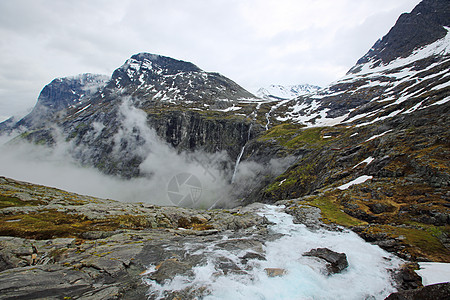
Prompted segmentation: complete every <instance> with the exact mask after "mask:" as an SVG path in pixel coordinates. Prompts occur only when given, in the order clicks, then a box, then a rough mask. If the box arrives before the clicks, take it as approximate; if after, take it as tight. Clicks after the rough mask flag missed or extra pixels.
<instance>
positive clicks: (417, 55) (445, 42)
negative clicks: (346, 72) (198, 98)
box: [344, 26, 450, 78]
mask: <svg viewBox="0 0 450 300" xmlns="http://www.w3.org/2000/svg"><path fill="white" fill-rule="evenodd" d="M444 28H445V29H446V30H447V35H446V36H445V37H443V38H442V39H439V40H437V41H435V42H434V43H431V44H429V45H426V46H423V47H421V48H419V49H416V50H414V51H413V52H412V53H411V55H409V56H408V57H399V58H397V59H395V60H393V61H392V62H390V63H388V64H381V65H380V66H378V67H373V66H374V64H375V62H374V61H371V62H369V63H366V64H364V65H363V66H362V69H361V71H359V72H358V73H357V74H359V75H367V74H370V73H375V72H376V73H378V72H382V71H386V70H389V69H396V68H400V67H403V66H406V65H408V64H411V63H413V62H415V61H418V60H421V59H424V58H427V57H430V56H432V55H442V56H444V55H447V54H450V27H445V26H444ZM344 78H345V77H344Z"/></svg>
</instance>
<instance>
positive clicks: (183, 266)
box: [150, 258, 192, 284]
mask: <svg viewBox="0 0 450 300" xmlns="http://www.w3.org/2000/svg"><path fill="white" fill-rule="evenodd" d="M191 269H192V266H190V265H189V264H187V263H184V262H181V261H179V260H178V259H176V258H171V259H167V260H165V261H162V262H160V263H159V264H158V265H157V266H156V271H155V272H153V273H151V274H150V279H152V280H154V281H156V282H157V283H159V284H161V283H163V282H164V281H166V280H169V279H173V278H174V277H175V276H176V275H187V274H189V273H190V272H189V271H191Z"/></svg>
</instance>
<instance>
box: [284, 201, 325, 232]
mask: <svg viewBox="0 0 450 300" xmlns="http://www.w3.org/2000/svg"><path fill="white" fill-rule="evenodd" d="M285 212H286V213H288V214H290V215H292V216H293V217H294V221H293V222H294V223H296V224H304V225H306V226H308V227H309V228H314V229H317V228H319V227H320V226H321V223H322V222H321V221H320V218H321V211H320V208H317V207H313V206H309V205H299V206H291V207H287V208H286V209H285Z"/></svg>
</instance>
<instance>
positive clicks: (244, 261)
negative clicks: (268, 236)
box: [241, 252, 266, 264]
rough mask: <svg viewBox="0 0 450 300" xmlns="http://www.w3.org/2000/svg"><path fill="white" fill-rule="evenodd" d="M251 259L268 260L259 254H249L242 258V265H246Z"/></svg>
mask: <svg viewBox="0 0 450 300" xmlns="http://www.w3.org/2000/svg"><path fill="white" fill-rule="evenodd" d="M251 259H257V260H266V258H265V257H264V256H263V255H261V254H258V253H255V252H247V253H245V255H244V256H242V257H241V261H242V263H244V264H246V263H247V262H248V261H249V260H251Z"/></svg>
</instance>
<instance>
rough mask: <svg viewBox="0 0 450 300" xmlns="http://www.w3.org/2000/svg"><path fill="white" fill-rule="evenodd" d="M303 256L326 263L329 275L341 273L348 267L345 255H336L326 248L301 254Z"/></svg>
mask: <svg viewBox="0 0 450 300" xmlns="http://www.w3.org/2000/svg"><path fill="white" fill-rule="evenodd" d="M303 256H312V257H317V258H320V259H323V260H325V261H326V262H328V264H327V270H328V272H329V274H330V275H331V274H336V273H340V272H342V271H343V270H344V269H345V268H347V267H348V261H347V255H345V253H337V252H334V251H332V250H330V249H328V248H317V249H313V250H311V251H309V252H306V253H304V254H303Z"/></svg>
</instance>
